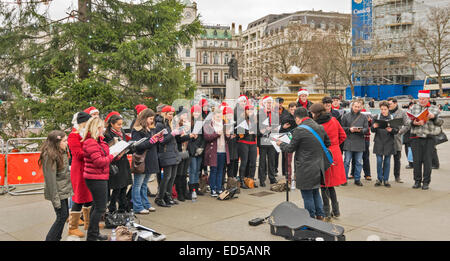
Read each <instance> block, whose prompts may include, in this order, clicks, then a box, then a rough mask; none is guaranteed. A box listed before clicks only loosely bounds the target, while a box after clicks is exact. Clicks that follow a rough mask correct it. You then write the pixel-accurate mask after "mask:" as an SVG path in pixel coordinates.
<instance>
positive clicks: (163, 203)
mask: <svg viewBox="0 0 450 261" xmlns="http://www.w3.org/2000/svg"><path fill="white" fill-rule="evenodd" d="M155 203H156V205H158V206H160V207H163V208H170V205H169V204H167V203H166V201H164V199H162V198H156V199H155Z"/></svg>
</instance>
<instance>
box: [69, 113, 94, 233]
mask: <svg viewBox="0 0 450 261" xmlns="http://www.w3.org/2000/svg"><path fill="white" fill-rule="evenodd" d="M89 118H91V116H90V115H89V114H87V113H85V112H79V113H77V116H76V125H75V127H74V128H73V130H72V132H71V133H70V134H69V137H68V139H67V141H68V145H69V149H70V153H71V155H72V166H71V168H70V180H71V181H72V188H73V193H74V194H73V197H72V201H73V205H72V209H71V211H70V216H69V236H70V235H72V236H77V237H84V233H83V232H81V231H80V230H79V229H78V224H79V221H80V216H81V210H83V213H84V215H83V216H84V217H85V218H86V217H87V221H86V222H85V223H84V230H87V229H88V225H89V211H90V210H91V205H92V195H91V192H90V191H89V189H88V187H87V186H86V182H85V181H84V177H83V169H84V153H83V147H82V143H81V140H82V139H83V133H80V131H82V130H83V128H84V126H85V125H86V122H87V121H88V120H89Z"/></svg>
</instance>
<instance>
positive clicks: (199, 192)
mask: <svg viewBox="0 0 450 261" xmlns="http://www.w3.org/2000/svg"><path fill="white" fill-rule="evenodd" d="M193 185H194V187H193V188H194V189H195V193H197V196H204V195H205V193H203V192H201V191H200V189H199V187H200V184H198V183H195V184H193Z"/></svg>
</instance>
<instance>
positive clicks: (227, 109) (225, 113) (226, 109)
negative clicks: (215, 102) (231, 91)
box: [222, 106, 233, 115]
mask: <svg viewBox="0 0 450 261" xmlns="http://www.w3.org/2000/svg"><path fill="white" fill-rule="evenodd" d="M222 113H223V115H227V114H233V109H232V108H231V107H229V106H226V107H224V108H223V111H222Z"/></svg>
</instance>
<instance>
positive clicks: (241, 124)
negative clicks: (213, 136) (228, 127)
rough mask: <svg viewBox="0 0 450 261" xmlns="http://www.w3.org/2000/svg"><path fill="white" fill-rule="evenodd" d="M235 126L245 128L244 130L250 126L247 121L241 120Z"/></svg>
mask: <svg viewBox="0 0 450 261" xmlns="http://www.w3.org/2000/svg"><path fill="white" fill-rule="evenodd" d="M237 128H243V129H246V130H249V129H250V128H249V127H248V124H247V121H242V122H241V123H240V124H239V125H238V126H237V127H236V129H237Z"/></svg>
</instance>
